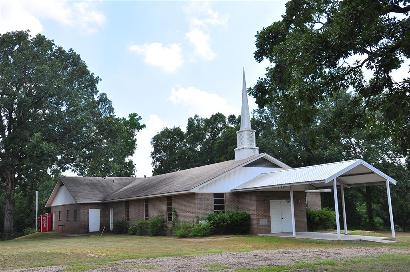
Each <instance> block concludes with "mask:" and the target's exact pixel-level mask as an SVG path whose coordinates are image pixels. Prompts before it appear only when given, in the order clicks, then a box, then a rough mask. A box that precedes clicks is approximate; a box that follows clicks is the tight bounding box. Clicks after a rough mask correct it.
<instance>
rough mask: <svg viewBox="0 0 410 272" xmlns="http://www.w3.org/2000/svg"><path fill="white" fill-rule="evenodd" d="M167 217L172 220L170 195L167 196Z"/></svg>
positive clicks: (169, 220)
mask: <svg viewBox="0 0 410 272" xmlns="http://www.w3.org/2000/svg"><path fill="white" fill-rule="evenodd" d="M167 219H168V222H171V221H172V196H167Z"/></svg>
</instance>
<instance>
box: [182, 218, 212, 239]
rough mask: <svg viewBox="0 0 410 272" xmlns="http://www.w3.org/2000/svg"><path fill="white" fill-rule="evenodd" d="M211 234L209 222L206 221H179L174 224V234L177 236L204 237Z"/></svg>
mask: <svg viewBox="0 0 410 272" xmlns="http://www.w3.org/2000/svg"><path fill="white" fill-rule="evenodd" d="M210 234H211V224H209V222H207V221H201V222H199V223H196V224H195V223H194V224H193V223H186V222H181V223H179V224H177V225H176V226H175V235H176V236H177V237H179V238H186V237H205V236H209V235H210Z"/></svg>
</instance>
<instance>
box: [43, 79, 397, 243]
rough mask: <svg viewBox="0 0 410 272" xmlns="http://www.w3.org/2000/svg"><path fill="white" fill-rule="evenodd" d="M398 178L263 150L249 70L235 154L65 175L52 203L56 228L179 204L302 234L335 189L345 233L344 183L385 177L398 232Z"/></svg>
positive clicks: (133, 218)
mask: <svg viewBox="0 0 410 272" xmlns="http://www.w3.org/2000/svg"><path fill="white" fill-rule="evenodd" d="M323 148H326V147H325V146H324V147H323ZM395 183H396V181H395V180H394V179H393V178H391V177H389V176H387V175H386V174H384V173H382V172H381V171H380V170H378V169H376V168H375V167H373V166H372V165H370V164H368V163H366V162H365V161H363V160H360V159H358V160H351V161H341V162H335V163H329V164H321V165H314V166H309V167H300V168H292V167H290V166H288V165H287V164H285V162H281V161H279V160H277V159H275V158H273V157H272V156H270V155H268V154H264V153H259V149H258V147H257V146H256V141H255V131H254V130H252V127H251V122H250V114H249V106H248V97H247V92H246V83H245V75H243V87H242V109H241V125H240V130H239V131H238V132H237V147H236V148H235V159H234V160H230V161H224V162H220V163H215V164H210V165H204V166H201V167H195V168H191V169H186V170H181V171H176V172H171V173H167V174H163V175H157V176H152V177H144V178H140V177H62V178H61V179H60V180H59V181H58V183H57V184H56V185H55V187H54V190H53V192H52V193H51V195H50V197H49V199H48V201H47V205H46V206H47V207H50V208H51V212H52V214H53V230H55V231H59V232H65V233H87V232H97V231H100V230H103V229H104V230H106V231H108V230H112V229H113V224H114V222H116V221H121V220H126V221H129V223H130V224H132V223H134V222H137V221H140V220H146V219H148V218H150V217H153V216H158V215H161V216H164V218H165V219H166V220H167V221H171V220H172V216H173V211H175V212H176V214H177V216H178V220H179V221H185V222H195V221H197V220H199V219H201V218H204V217H206V216H207V215H208V214H210V213H214V212H223V211H228V210H232V211H245V212H247V213H249V214H250V216H251V233H253V234H266V233H286V232H288V233H291V234H293V236H295V235H296V233H297V232H305V231H307V222H306V208H307V207H308V206H309V207H310V208H320V192H329V191H330V192H333V196H334V199H335V202H334V203H335V211H336V218H335V220H336V225H337V233H338V235H339V237H340V228H341V227H340V222H339V221H340V220H339V217H340V215H339V200H341V201H340V202H341V210H342V215H343V220H342V222H343V228H344V231H345V234H347V219H346V210H345V201H344V190H346V189H348V188H350V187H352V186H360V185H361V186H363V185H366V186H369V185H375V186H376V185H377V186H380V185H382V186H386V192H387V196H388V203H387V204H388V206H389V212H390V221H391V226H392V236H393V237H394V235H395V234H394V222H393V214H392V208H391V199H390V184H395ZM337 188H339V190H338V189H337ZM339 194H340V196H339Z"/></svg>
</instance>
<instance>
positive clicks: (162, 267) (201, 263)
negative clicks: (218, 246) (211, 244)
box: [11, 247, 410, 272]
mask: <svg viewBox="0 0 410 272" xmlns="http://www.w3.org/2000/svg"><path fill="white" fill-rule="evenodd" d="M387 253H398V254H410V250H403V249H392V248H366V247H359V248H326V249H312V248H311V249H280V250H258V251H251V252H239V253H238V252H227V253H221V254H209V255H203V256H180V257H161V258H149V259H134V260H124V261H118V262H115V263H112V264H111V265H109V266H105V267H102V268H99V269H96V270H92V271H94V272H112V271H124V272H125V271H150V272H162V271H210V270H211V271H215V270H223V271H235V270H237V269H241V268H248V269H251V268H257V267H261V266H276V265H290V264H294V263H296V262H314V261H321V260H328V259H345V258H351V257H364V256H374V255H381V254H387ZM11 271H13V272H16V271H18V272H23V271H24V272H28V271H30V272H31V271H36V272H39V271H44V272H54V271H64V267H44V268H33V269H21V270H11Z"/></svg>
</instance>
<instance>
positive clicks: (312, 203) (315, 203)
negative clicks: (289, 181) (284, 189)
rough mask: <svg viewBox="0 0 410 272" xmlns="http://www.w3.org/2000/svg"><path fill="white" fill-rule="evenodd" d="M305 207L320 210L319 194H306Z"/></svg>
mask: <svg viewBox="0 0 410 272" xmlns="http://www.w3.org/2000/svg"><path fill="white" fill-rule="evenodd" d="M306 205H307V207H308V208H309V209H312V210H320V209H321V208H322V198H321V196H320V193H319V192H318V193H316V192H309V193H306Z"/></svg>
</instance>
